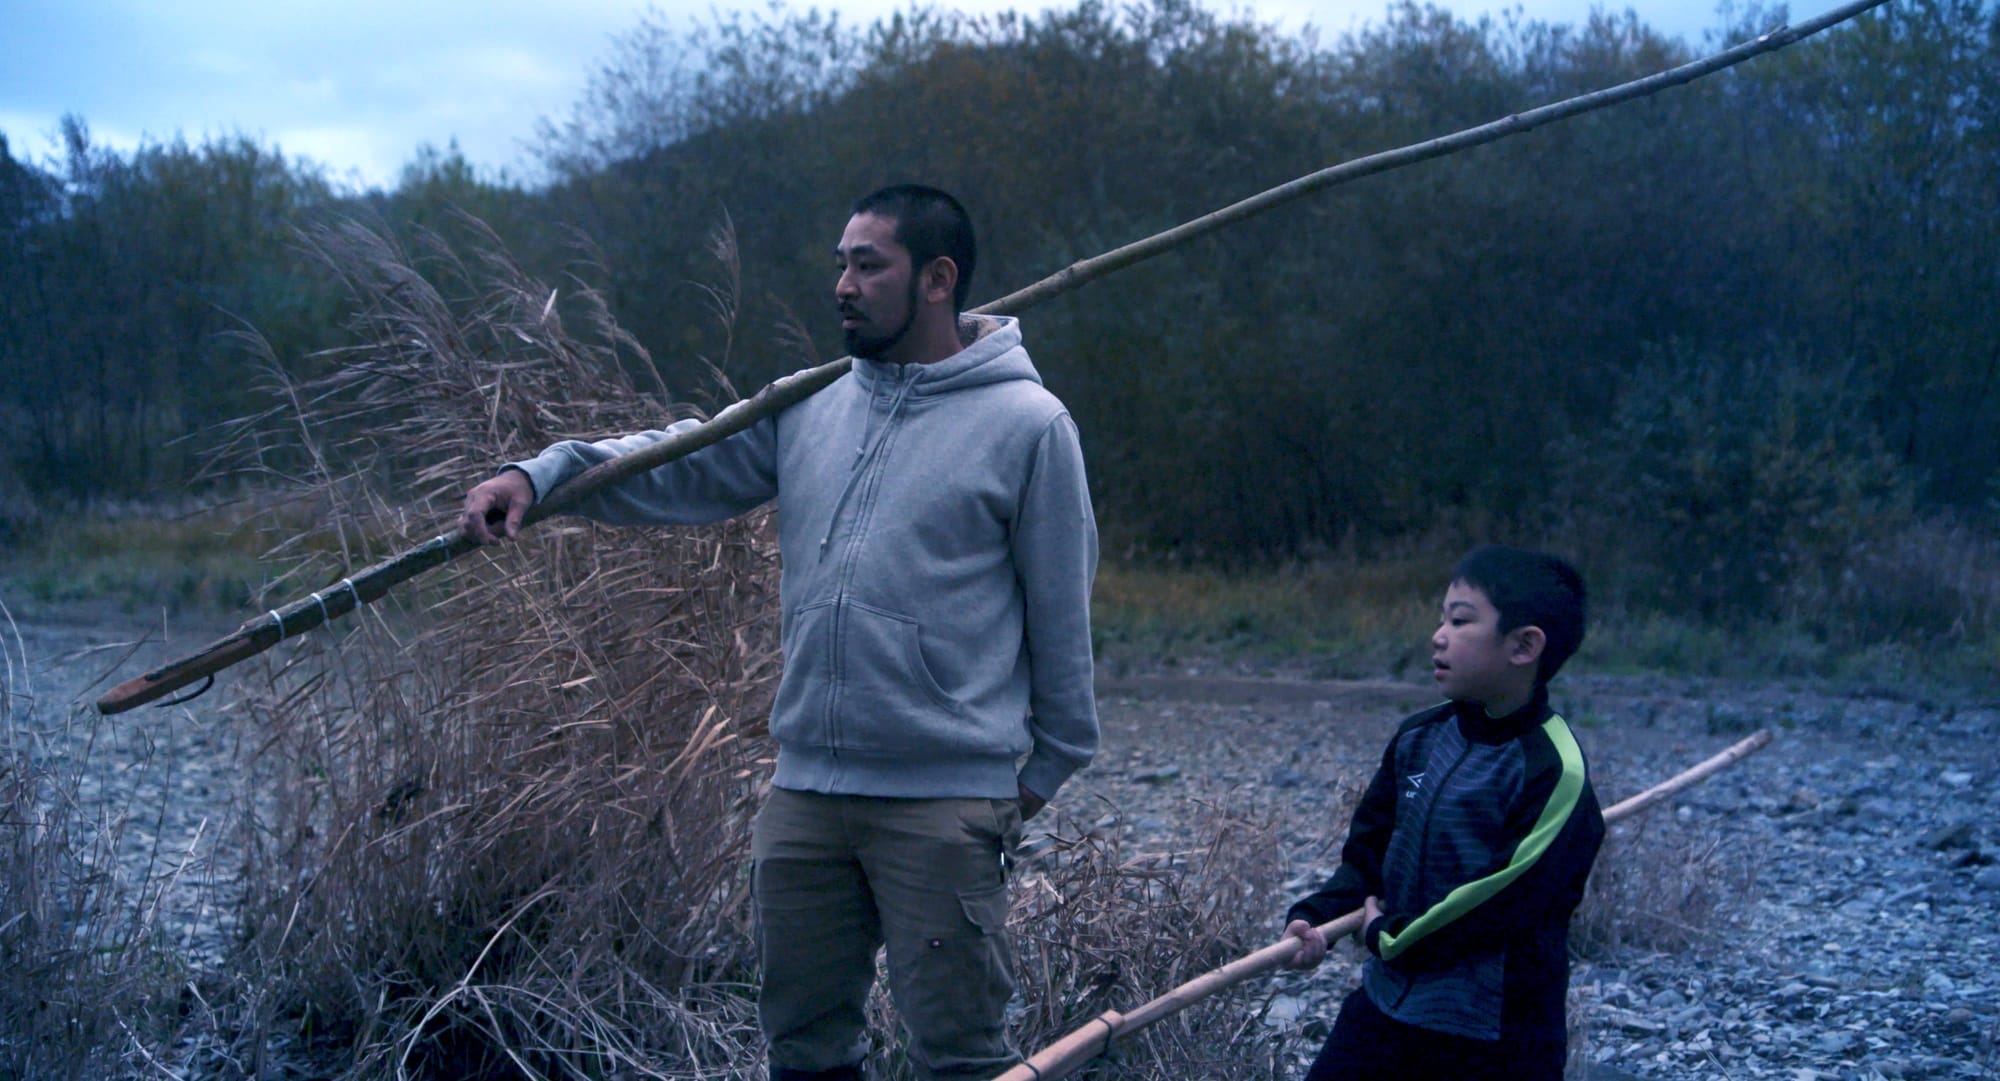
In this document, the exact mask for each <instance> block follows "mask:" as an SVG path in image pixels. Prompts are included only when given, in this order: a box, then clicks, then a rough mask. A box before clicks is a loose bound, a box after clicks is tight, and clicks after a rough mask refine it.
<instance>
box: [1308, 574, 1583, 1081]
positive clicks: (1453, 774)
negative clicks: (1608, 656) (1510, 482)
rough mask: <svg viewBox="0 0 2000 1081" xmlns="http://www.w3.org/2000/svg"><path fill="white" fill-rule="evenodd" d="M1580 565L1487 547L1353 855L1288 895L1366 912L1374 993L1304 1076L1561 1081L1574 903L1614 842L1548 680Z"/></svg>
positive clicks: (1447, 605) (1560, 654) (1467, 580)
mask: <svg viewBox="0 0 2000 1081" xmlns="http://www.w3.org/2000/svg"><path fill="white" fill-rule="evenodd" d="M1583 593H1584V591H1583V580H1582V578H1581V577H1579V576H1578V574H1577V572H1576V570H1575V568H1573V567H1571V566H1570V565H1569V564H1568V563H1566V562H1564V561H1563V560H1561V559H1558V558H1556V557H1554V556H1550V555H1544V554H1542V553H1539V552H1526V551H1521V550H1519V549H1514V548H1502V547H1498V546H1487V547H1482V548H1477V549H1474V550H1473V551H1472V552H1471V553H1470V554H1468V555H1467V556H1466V557H1465V558H1464V559H1463V560H1461V561H1460V562H1459V564H1458V567H1457V569H1455V570H1454V571H1453V572H1452V577H1451V586H1450V588H1449V589H1447V590H1446V592H1445V595H1444V608H1443V613H1442V619H1441V621H1440V623H1439V626H1438V629H1437V633H1435V634H1433V635H1431V665H1432V674H1433V676H1434V677H1435V678H1436V679H1437V682H1438V687H1439V689H1440V690H1442V691H1443V692H1444V695H1445V697H1446V698H1447V699H1449V701H1448V702H1446V703H1444V704H1443V705H1440V706H1436V707H1433V708H1431V709H1427V710H1425V711H1423V712H1421V713H1418V714H1416V715H1415V716H1413V717H1410V718H1409V719H1407V720H1405V721H1404V722H1403V723H1402V725H1401V726H1400V727H1398V728H1397V729H1396V735H1395V737H1394V738H1393V739H1391V740H1390V741H1389V747H1388V749H1387V750H1386V751H1384V752H1383V755H1382V765H1381V768H1380V769H1379V770H1378V771H1377V772H1376V774H1375V778H1374V780H1373V781H1371V782H1370V783H1369V785H1368V789H1367V791H1366V792H1365V793H1363V794H1362V797H1361V803H1360V805H1359V806H1357V807H1356V808H1355V810H1354V820H1353V823H1352V825H1350V827H1349V828H1348V835H1347V844H1346V845H1345V847H1343V848H1342V849H1341V854H1340V857H1341V862H1340V868H1339V870H1337V871H1335V872H1334V875H1333V877H1332V878H1331V879H1328V880H1327V883H1326V886H1325V887H1324V888H1322V889H1321V890H1320V891H1319V892H1318V893H1315V894H1313V895H1312V896H1310V897H1307V898H1305V899H1304V900H1302V901H1300V902H1298V903H1297V904H1295V905H1293V906H1292V908H1291V911H1290V912H1288V913H1287V914H1286V917H1285V918H1286V921H1287V923H1288V926H1287V927H1286V928H1285V933H1286V934H1287V935H1289V936H1292V937H1295V938H1298V939H1301V940H1302V942H1303V944H1302V945H1301V947H1300V949H1299V954H1298V957H1297V958H1296V959H1295V960H1294V962H1293V964H1294V965H1295V966H1296V967H1299V968H1310V967H1312V966H1314V965H1316V964H1318V963H1319V962H1320V960H1321V959H1322V958H1324V957H1325V956H1326V949H1327V943H1326V938H1325V936H1324V935H1322V934H1321V933H1320V932H1319V931H1318V929H1317V928H1316V927H1315V926H1314V925H1316V924H1321V923H1325V922H1327V921H1330V920H1333V919H1337V918H1338V917H1340V916H1343V915H1345V914H1347V913H1349V912H1352V911H1354V910H1355V909H1362V910H1363V912H1364V914H1365V915H1364V920H1365V922H1364V924H1363V925H1362V930H1361V932H1360V940H1361V943H1362V945H1363V946H1364V947H1366V949H1367V950H1368V954H1369V956H1368V960H1367V963H1366V965H1365V966H1364V967H1363V969H1362V978H1361V988H1360V989H1359V990H1357V991H1355V992H1354V993H1353V994H1350V995H1349V996H1348V997H1347V1001H1346V1002H1345V1003H1343V1004H1342V1005H1341V1008H1340V1016H1339V1018H1338V1019H1337V1020H1336V1021H1335V1022H1334V1026H1333V1032H1332V1033H1331V1034H1330V1035H1329V1036H1328V1037H1327V1040H1326V1045H1325V1046H1324V1047H1322V1048H1321V1049H1320V1053H1319V1058H1318V1059H1317V1060H1316V1061H1314V1063H1313V1065H1312V1069H1311V1071H1310V1072H1308V1073H1307V1074H1306V1077H1307V1081H1335V1079H1360V1078H1383V1079H1391V1078H1393V1079H1395V1081H1413V1079H1417V1078H1452V1079H1460V1078H1495V1079H1498V1078H1507V1079H1509V1081H1517V1079H1518V1081H1530V1079H1537V1078H1540V1079H1546V1081H1559V1079H1560V1078H1561V1077H1562V1074H1563V1061H1564V1058H1565V1056H1566V1051H1567V1029H1566V1026H1565V1024H1564V1008H1565V1003H1566V999H1567V996H1568V991H1569V954H1568V946H1567V937H1568V928H1569V917H1570V913H1571V912H1572V911H1574V910H1575V908H1576V905H1577V902H1578V901H1579V900H1581V899H1582V897H1583V884H1584V879H1585V878H1587V877H1588V876H1589V874H1590V865H1591V861H1592V860H1594V859H1595V858H1596V857H1597V848H1598V845H1599V844H1600V843H1601V842H1602V841H1603V839H1604V818H1603V816H1602V815H1601V814H1600V813H1599V811H1598V806H1597V795H1596V793H1595V792H1593V791H1592V789H1591V786H1590V778H1589V775H1588V773H1587V771H1586V769H1585V766H1584V761H1583V755H1582V753H1581V752H1580V751H1578V749H1577V745H1576V740H1575V739H1574V738H1573V737H1572V736H1571V734H1570V730H1569V726H1568V725H1567V724H1565V723H1564V721H1563V719H1562V718H1561V717H1559V716H1556V715H1555V714H1554V713H1552V712H1550V710H1549V699H1548V681H1549V679H1550V677H1552V676H1554V675H1555V674H1556V671H1557V670H1558V669H1560V668H1561V667H1562V665H1563V662H1564V661H1566V660H1568V659H1569V657H1570V654H1572V653H1574V652H1576V647H1577V645H1578V644H1579V643H1580V642H1582V641H1583V622H1584V595H1583Z"/></svg>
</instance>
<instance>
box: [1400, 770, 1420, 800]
mask: <svg viewBox="0 0 2000 1081" xmlns="http://www.w3.org/2000/svg"><path fill="white" fill-rule="evenodd" d="M1403 784H1404V785H1406V786H1408V787H1406V788H1405V789H1404V791H1403V798H1404V799H1416V798H1417V797H1418V796H1419V795H1422V794H1423V791H1424V774H1422V773H1412V774H1410V775H1409V776H1407V777H1404V778H1403Z"/></svg>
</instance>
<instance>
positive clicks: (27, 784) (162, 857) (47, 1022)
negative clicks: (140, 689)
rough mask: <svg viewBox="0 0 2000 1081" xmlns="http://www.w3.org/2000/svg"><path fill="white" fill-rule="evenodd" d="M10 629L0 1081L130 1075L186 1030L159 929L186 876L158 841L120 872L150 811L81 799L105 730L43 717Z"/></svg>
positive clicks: (1, 747) (177, 971)
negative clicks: (165, 903) (166, 902)
mask: <svg viewBox="0 0 2000 1081" xmlns="http://www.w3.org/2000/svg"><path fill="white" fill-rule="evenodd" d="M12 628H13V617H12V615H11V613H9V612H8V611H7V609H6V607H5V606H4V605H0V676H4V679H0V1079H9V1081H11V1079H28V1078H36V1079H51V1081H54V1079H72V1081H74V1079H81V1078H104V1077H114V1076H125V1075H127V1074H131V1073H136V1072H140V1071H142V1070H143V1069H144V1068H145V1066H146V1063H147V1061H148V1060H149V1058H150V1056H151V1053H152V1052H151V1051H150V1050H149V1048H152V1047H157V1046H161V1045H163V1044H166V1043H169V1042H171V1041H172V1039H173V1037H174V1035H175V1033H176V1032H177V1031H178V1030H179V1029H180V1028H181V1027H182V1022H183V1020H184V1018H183V1010H182V1008H181V1004H180V1003H179V1002H178V1001H177V992H178V991H179V989H180V988H182V987H183V986H185V984H184V980H183V977H184V973H183V971H182V966H181V965H180V963H179V959H178V958H177V957H176V955H175V954H174V952H173V951H172V950H171V949H170V948H169V946H168V942H167V935H166V934H165V933H164V932H163V931H162V928H161V915H162V900H163V898H164V897H165V896H166V895H167V894H168V893H169V892H170V891H171V889H172V887H173V884H174V882H175V880H176V879H177V878H178V877H179V875H180V874H181V873H183V872H185V871H187V870H188V868H187V865H186V862H185V861H182V862H181V863H180V864H175V862H174V859H173V855H172V854H171V853H169V852H167V851H165V850H164V849H163V848H162V847H161V846H160V844H159V843H158V841H157V837H158V835H159V831H158V830H157V829H155V830H154V831H153V836H154V838H155V840H154V841H153V842H152V843H151V844H149V845H148V846H147V847H146V849H145V850H144V852H143V858H142V859H141V860H140V861H138V870H137V871H136V873H135V872H134V871H133V870H132V869H131V867H130V866H128V863H127V861H124V860H121V858H120V856H121V853H122V852H126V851H128V850H129V849H130V847H131V846H132V845H134V844H137V843H143V838H141V837H139V836H137V835H136V834H135V833H134V832H133V830H132V827H133V826H134V823H135V821H138V820H141V819H143V818H144V816H145V815H146V814H147V812H148V810H149V808H148V807H144V806H133V805H117V806H105V805H96V804H93V802H92V801H89V800H87V799H85V798H84V796H83V795H82V790H83V788H84V784H83V774H84V772H85V770H86V769H87V768H88V767H87V763H88V762H89V760H90V757H91V756H90V754H89V753H88V752H89V749H90V748H92V747H94V746H95V745H96V742H97V739H98V737H99V735H100V730H99V728H98V726H99V725H100V724H102V723H103V722H102V720H101V719H100V718H97V717H95V715H92V714H87V713H83V712H81V711H74V712H70V713H68V714H67V715H60V716H56V717H53V718H52V717H51V714H52V713H56V712H57V711H58V710H59V709H60V707H59V706H55V705H53V704H51V703H49V702H46V701H43V700H41V699H38V698H37V696H36V695H35V693H34V689H33V687H32V685H31V684H30V682H29V680H28V679H27V670H28V658H27V656H26V652H25V649H24V648H22V643H21V640H20V637H19V635H18V634H17V633H9V632H11V631H12ZM78 747H81V748H83V749H84V753H81V754H79V753H75V750H76V748H78ZM147 764H148V763H144V762H141V763H134V767H135V768H137V767H140V766H144V765H147Z"/></svg>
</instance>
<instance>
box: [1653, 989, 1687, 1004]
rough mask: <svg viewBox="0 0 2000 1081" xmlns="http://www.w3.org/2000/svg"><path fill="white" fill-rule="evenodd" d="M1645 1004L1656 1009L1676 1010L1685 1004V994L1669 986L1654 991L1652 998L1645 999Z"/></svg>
mask: <svg viewBox="0 0 2000 1081" xmlns="http://www.w3.org/2000/svg"><path fill="white" fill-rule="evenodd" d="M1646 1005H1648V1006H1651V1007H1652V1008H1654V1009H1656V1010H1678V1009H1680V1008H1681V1007H1682V1006H1685V1005H1687V996H1686V995H1683V994H1681V993H1680V992H1679V991H1676V990H1674V989H1673V988H1671V987H1669V988H1667V989H1666V990H1664V991H1658V992H1655V993H1654V995H1653V997H1652V998H1649V999H1647V1000H1646Z"/></svg>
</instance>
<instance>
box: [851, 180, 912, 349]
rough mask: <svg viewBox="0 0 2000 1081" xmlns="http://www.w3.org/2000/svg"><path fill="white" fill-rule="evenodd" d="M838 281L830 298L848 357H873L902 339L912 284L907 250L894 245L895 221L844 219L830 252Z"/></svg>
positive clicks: (869, 217) (874, 216)
mask: <svg viewBox="0 0 2000 1081" xmlns="http://www.w3.org/2000/svg"><path fill="white" fill-rule="evenodd" d="M833 259H834V264H835V265H836V266H838V267H839V268H840V278H839V279H838V280H837V281H835V282H834V286H833V299H834V303H835V304H836V305H837V306H838V308H839V311H840V333H841V337H842V338H844V339H845V340H846V345H847V352H848V353H849V355H851V356H857V357H865V358H867V359H870V360H874V359H878V358H880V357H882V356H883V355H884V354H885V353H887V352H889V351H890V350H891V349H893V348H895V347H896V343H898V342H900V341H902V340H903V337H904V335H906V334H908V333H909V331H910V324H911V323H912V322H914V321H915V319H916V316H917V281H916V274H915V273H914V268H912V267H911V266H910V252H909V249H907V248H905V247H903V246H902V245H901V244H898V243H896V223H895V222H893V221H891V220H889V219H888V218H884V217H882V216H880V215H878V214H856V215H855V216H854V217H852V218H849V219H848V220H847V231H846V232H843V233H842V234H841V235H840V246H839V247H836V248H835V249H833Z"/></svg>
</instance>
